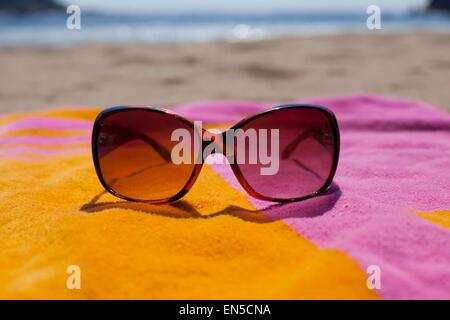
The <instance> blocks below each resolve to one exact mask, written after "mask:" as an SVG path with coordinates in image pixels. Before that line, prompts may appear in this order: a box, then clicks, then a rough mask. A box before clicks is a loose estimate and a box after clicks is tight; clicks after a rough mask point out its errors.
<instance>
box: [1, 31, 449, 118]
mask: <svg viewBox="0 0 450 320" xmlns="http://www.w3.org/2000/svg"><path fill="white" fill-rule="evenodd" d="M449 53H450V33H429V32H420V33H404V34H386V33H378V32H373V33H366V34H341V35H322V36H317V35H316V36H313V37H307V36H300V37H285V38H279V39H274V40H262V41H252V42H235V43H226V42H214V43H204V44H170V45H164V44H158V45H144V44H136V45H129V44H123V45H83V46H79V47H66V48H50V47H45V48H43V47H21V48H20V47H19V48H1V49H0V113H5V112H13V111H19V110H31V109H39V108H51V107H60V106H100V107H107V106H112V105H123V104H147V105H159V106H165V107H170V106H172V105H175V104H180V103H184V102H191V101H198V100H208V99H215V100H217V99H218V100H224V99H225V100H236V99H248V100H259V101H280V102H281V101H289V100H293V99H303V98H311V97H318V96H330V95H346V94H353V93H373V94H383V95H390V96H398V97H407V98H413V99H419V100H423V101H426V102H429V103H432V104H435V105H438V106H441V107H443V108H446V109H448V110H450V81H449V79H450V54H449Z"/></svg>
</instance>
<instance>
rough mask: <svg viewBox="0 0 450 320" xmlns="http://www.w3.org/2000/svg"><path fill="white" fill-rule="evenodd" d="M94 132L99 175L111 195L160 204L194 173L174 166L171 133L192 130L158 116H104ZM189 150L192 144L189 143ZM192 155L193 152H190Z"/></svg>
mask: <svg viewBox="0 0 450 320" xmlns="http://www.w3.org/2000/svg"><path fill="white" fill-rule="evenodd" d="M99 125H100V129H99V130H98V136H97V139H96V143H97V157H98V162H99V166H100V171H101V175H102V177H103V180H104V181H105V183H106V184H107V185H108V186H109V187H110V189H112V190H113V191H114V192H116V193H118V194H120V195H122V196H125V197H127V198H131V199H135V200H147V201H150V200H153V201H156V200H162V199H166V198H169V197H172V196H174V195H176V194H177V193H178V192H180V191H181V190H182V189H183V187H184V186H185V184H186V183H187V181H188V180H189V177H190V176H191V174H192V172H193V170H194V166H195V165H194V161H193V160H192V161H190V164H178V165H176V164H174V163H173V162H172V160H171V151H172V148H173V147H174V146H175V144H177V143H178V142H176V141H175V142H173V141H171V134H172V132H173V131H174V130H176V129H180V128H184V129H186V130H189V132H190V133H191V137H193V136H194V135H193V127H192V126H190V125H189V124H187V123H185V122H183V121H181V120H180V119H177V118H175V117H174V116H172V115H168V114H165V113H162V112H157V111H149V110H145V109H143V110H136V109H132V110H121V111H117V112H113V113H111V114H110V115H107V116H106V117H105V118H103V120H102V121H101V123H100V124H99ZM191 146H193V144H192V143H191ZM191 154H192V155H193V150H191Z"/></svg>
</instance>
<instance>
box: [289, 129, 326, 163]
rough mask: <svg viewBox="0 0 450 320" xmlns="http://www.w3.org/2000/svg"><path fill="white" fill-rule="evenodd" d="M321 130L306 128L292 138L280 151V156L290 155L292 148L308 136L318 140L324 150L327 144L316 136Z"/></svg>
mask: <svg viewBox="0 0 450 320" xmlns="http://www.w3.org/2000/svg"><path fill="white" fill-rule="evenodd" d="M320 132H321V131H320V130H318V129H308V130H306V131H304V132H303V133H302V134H300V135H299V136H298V137H297V138H295V139H294V140H292V141H291V142H290V143H289V144H288V145H287V146H286V147H285V148H284V149H283V151H282V152H281V158H282V159H287V158H289V157H290V156H291V154H292V153H293V152H294V150H295V149H296V148H297V147H298V145H299V144H300V143H302V142H303V141H305V140H306V139H308V138H314V139H315V140H316V141H317V142H319V143H320V144H321V145H322V146H323V147H324V148H325V149H326V150H328V148H327V145H326V144H325V143H324V142H323V140H322V139H319V138H317V136H316V135H317V134H319V133H320Z"/></svg>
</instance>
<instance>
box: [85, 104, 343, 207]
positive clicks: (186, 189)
mask: <svg viewBox="0 0 450 320" xmlns="http://www.w3.org/2000/svg"><path fill="white" fill-rule="evenodd" d="M285 109H314V110H318V111H320V112H322V113H323V114H324V115H325V116H326V117H327V119H328V120H329V122H330V124H331V128H332V131H333V139H334V140H333V141H334V153H333V163H332V167H331V170H330V173H329V175H328V177H327V179H326V180H325V182H324V184H323V186H322V187H321V188H320V189H319V190H317V191H315V192H313V193H311V194H308V195H305V196H301V197H297V198H272V197H267V196H264V195H262V194H260V193H258V192H256V191H255V190H254V189H253V188H252V186H251V185H250V184H249V183H248V182H247V180H246V179H245V178H244V175H243V174H242V172H241V170H240V169H239V164H237V158H236V157H237V155H236V152H233V157H234V162H233V163H230V166H231V169H232V171H233V173H234V175H235V176H236V178H237V180H238V181H239V183H240V185H241V186H242V187H243V188H244V190H245V191H246V192H247V193H248V194H249V195H251V196H252V197H254V198H257V199H260V200H266V201H273V202H294V201H301V200H306V199H309V198H312V197H314V196H316V195H319V194H321V193H323V192H324V191H326V190H327V189H328V187H329V186H330V185H331V182H332V181H333V178H334V175H335V173H336V169H337V166H338V162H339V151H340V132H339V126H338V123H337V120H336V117H335V115H334V113H333V112H332V111H331V110H330V109H328V108H326V107H324V106H321V105H315V104H285V105H280V106H276V107H273V108H270V109H268V110H265V111H262V112H260V113H257V114H255V115H252V116H249V117H247V118H244V119H243V120H241V121H239V122H238V123H236V124H235V125H234V126H232V127H231V128H229V129H227V130H225V131H224V132H222V141H225V136H226V132H227V131H228V130H236V129H239V128H242V127H243V126H244V125H246V124H247V123H249V122H251V121H253V120H255V119H257V118H260V117H262V116H266V115H268V114H270V113H272V112H276V111H279V110H285ZM133 110H139V111H146V112H155V113H160V114H161V113H162V114H167V115H170V116H173V117H175V118H177V119H178V120H179V121H181V122H183V123H184V124H186V125H188V126H190V127H192V128H194V123H193V122H192V121H190V120H188V119H186V118H184V117H182V116H181V115H179V114H176V113H174V112H172V111H170V110H166V109H163V108H155V107H149V106H116V107H111V108H108V109H105V110H103V111H102V112H100V114H99V115H98V116H97V118H96V119H95V122H94V128H93V130H92V140H91V148H92V156H93V160H94V166H95V171H96V173H97V176H98V179H99V180H100V183H101V184H102V186H103V187H104V188H105V190H107V191H108V192H109V193H111V194H112V195H114V196H116V197H118V198H121V199H124V200H127V201H134V202H145V203H150V204H163V203H170V202H174V201H176V200H179V199H180V198H182V197H183V196H184V195H185V194H186V193H188V192H189V190H190V189H191V188H192V186H193V185H194V183H195V181H196V180H197V177H198V175H199V174H200V171H201V169H202V167H203V164H204V163H203V162H202V163H196V164H195V165H194V169H193V171H192V174H191V175H190V177H189V179H188V181H187V182H186V184H185V185H184V187H183V188H182V189H181V190H180V191H179V192H178V193H177V194H175V195H173V196H171V197H168V198H164V199H158V200H142V199H134V198H130V197H127V196H124V195H122V194H120V193H118V192H116V191H115V190H113V189H112V188H111V187H110V186H109V185H108V184H107V183H106V182H105V180H104V179H103V175H102V173H101V168H100V161H99V158H98V146H97V138H98V135H99V133H100V130H101V124H102V122H103V120H104V119H105V118H107V117H108V116H110V115H112V114H114V113H118V112H123V111H133ZM193 131H194V132H196V131H195V130H194V129H193ZM205 132H207V130H205V129H204V128H202V136H203V135H204V134H205ZM208 144H209V142H208ZM208 144H206V145H208ZM206 145H205V144H204V143H202V154H203V150H204V148H205V146H206Z"/></svg>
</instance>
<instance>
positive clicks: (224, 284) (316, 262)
mask: <svg viewBox="0 0 450 320" xmlns="http://www.w3.org/2000/svg"><path fill="white" fill-rule="evenodd" d="M0 176H1V178H0V197H1V199H2V201H1V202H0V212H1V213H2V214H1V215H0V238H1V239H0V283H1V286H0V298H8V299H11V298H25V299H30V298H33V299H34V298H64V299H66V298H82V299H84V298H93V299H98V298H106V299H108V298H150V299H165V298H172V299H185V298H186V299H231V298H233V299H258V298H260V299H263V298H264V299H272V298H273V299H283V298H285V299H300V298H361V299H373V298H377V295H376V294H375V293H374V292H373V291H370V290H368V289H367V288H366V274H365V273H364V271H363V270H362V269H361V268H360V266H359V265H358V264H357V263H356V262H355V261H354V260H352V259H351V258H350V257H349V256H348V255H346V254H345V253H342V252H339V251H336V250H325V249H320V248H318V247H316V246H315V245H314V244H312V243H311V242H309V241H307V240H306V239H304V238H302V237H301V236H300V235H298V234H297V233H296V232H295V231H293V230H292V229H291V228H289V227H288V226H287V225H286V224H285V223H284V222H281V221H268V219H266V218H265V217H264V216H263V215H262V214H261V213H259V212H256V211H255V209H254V207H253V206H252V205H251V204H250V203H249V202H248V200H246V197H245V196H244V195H243V194H242V193H240V192H239V191H237V190H235V189H234V188H232V187H231V186H230V185H229V184H228V183H227V182H226V181H224V180H223V179H222V178H221V177H220V176H219V175H218V174H217V173H215V172H214V171H213V170H211V169H210V168H209V167H207V166H205V167H204V170H203V171H202V173H201V175H200V177H199V179H198V181H197V183H196V184H195V186H194V187H193V189H192V190H191V192H190V193H189V194H188V195H187V196H186V197H185V198H184V200H182V201H178V202H176V203H174V204H173V205H149V204H142V203H132V202H126V201H122V200H120V199H117V198H114V197H112V196H111V195H109V194H104V192H103V188H102V186H101V185H100V183H99V182H98V181H97V177H96V175H95V172H94V168H93V165H92V160H91V158H90V156H89V155H73V156H72V157H59V156H58V157H55V158H54V159H51V160H49V161H45V162H29V163H23V162H13V161H12V162H8V170H2V171H1V173H0ZM19 204H20V205H19ZM230 206H233V207H232V208H230ZM233 208H234V209H233ZM69 265H77V266H79V267H80V268H81V289H80V290H69V289H67V287H66V279H67V277H68V274H66V268H67V267H68V266H69Z"/></svg>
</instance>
